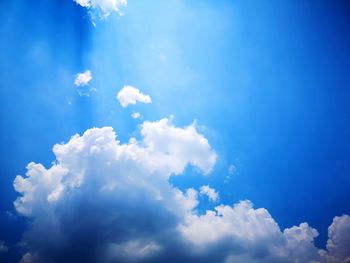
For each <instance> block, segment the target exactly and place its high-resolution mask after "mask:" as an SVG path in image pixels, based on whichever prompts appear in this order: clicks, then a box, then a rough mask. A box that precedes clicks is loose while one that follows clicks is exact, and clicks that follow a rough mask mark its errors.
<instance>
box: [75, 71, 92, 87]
mask: <svg viewBox="0 0 350 263" xmlns="http://www.w3.org/2000/svg"><path fill="white" fill-rule="evenodd" d="M91 80H92V74H91V71H90V70H86V71H85V72H82V73H78V74H76V76H75V80H74V85H75V86H77V87H81V86H86V85H87V84H89V82H90V81H91Z"/></svg>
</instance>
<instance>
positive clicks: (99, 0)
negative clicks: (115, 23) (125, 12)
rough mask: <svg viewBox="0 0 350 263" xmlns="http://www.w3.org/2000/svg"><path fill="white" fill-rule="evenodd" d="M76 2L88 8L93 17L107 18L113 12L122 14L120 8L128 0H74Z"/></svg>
mask: <svg viewBox="0 0 350 263" xmlns="http://www.w3.org/2000/svg"><path fill="white" fill-rule="evenodd" d="M74 2H76V3H77V4H78V5H80V6H82V7H85V8H87V9H88V10H89V13H90V15H91V17H92V18H93V19H95V17H96V16H98V17H99V18H106V17H108V16H109V15H110V14H111V13H113V12H116V13H118V14H119V15H122V13H121V11H120V9H121V7H123V6H126V5H127V0H74Z"/></svg>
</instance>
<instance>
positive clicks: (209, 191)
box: [200, 185, 219, 202]
mask: <svg viewBox="0 0 350 263" xmlns="http://www.w3.org/2000/svg"><path fill="white" fill-rule="evenodd" d="M200 194H201V195H206V196H208V198H209V200H210V201H212V202H216V201H218V200H219V194H218V192H216V191H215V189H213V188H211V187H210V186H209V185H203V186H201V189H200Z"/></svg>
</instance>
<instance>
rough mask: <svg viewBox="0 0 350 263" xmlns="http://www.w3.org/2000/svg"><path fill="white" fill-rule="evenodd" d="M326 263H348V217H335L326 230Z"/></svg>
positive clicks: (349, 228)
mask: <svg viewBox="0 0 350 263" xmlns="http://www.w3.org/2000/svg"><path fill="white" fill-rule="evenodd" d="M327 251H328V253H327V252H325V253H323V254H322V255H323V258H324V260H325V261H326V262H332V263H333V262H334V263H336V262H350V216H348V215H343V216H336V217H334V219H333V223H332V224H331V225H330V227H329V228H328V241H327Z"/></svg>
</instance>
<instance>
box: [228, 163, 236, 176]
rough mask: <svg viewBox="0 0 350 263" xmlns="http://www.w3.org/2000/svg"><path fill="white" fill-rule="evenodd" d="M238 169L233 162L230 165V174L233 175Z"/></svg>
mask: <svg viewBox="0 0 350 263" xmlns="http://www.w3.org/2000/svg"><path fill="white" fill-rule="evenodd" d="M236 171H237V168H236V166H235V165H234V164H231V165H230V166H229V167H228V174H230V175H233V174H234V173H236Z"/></svg>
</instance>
